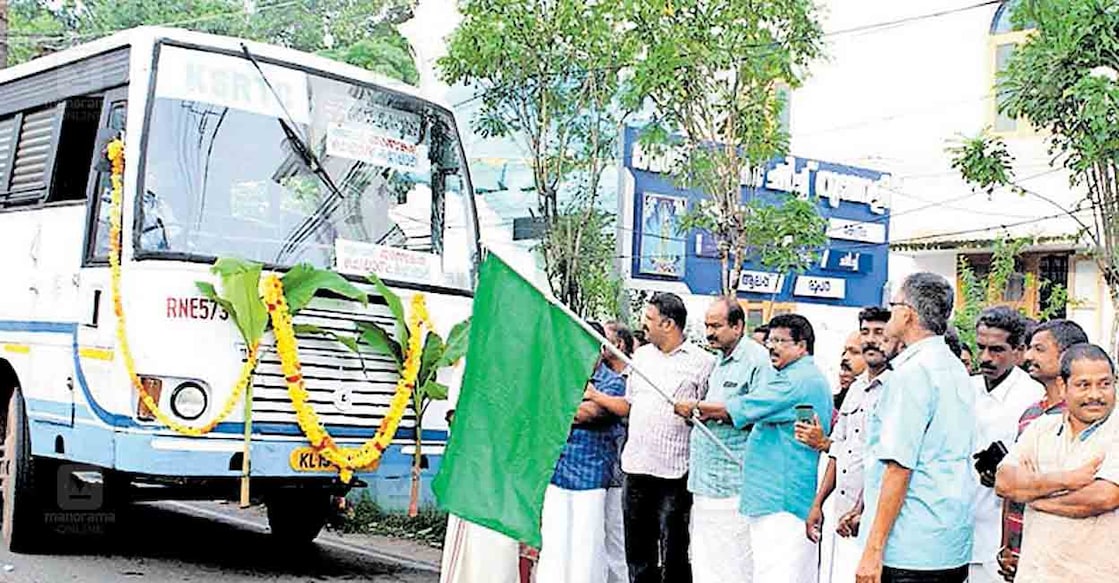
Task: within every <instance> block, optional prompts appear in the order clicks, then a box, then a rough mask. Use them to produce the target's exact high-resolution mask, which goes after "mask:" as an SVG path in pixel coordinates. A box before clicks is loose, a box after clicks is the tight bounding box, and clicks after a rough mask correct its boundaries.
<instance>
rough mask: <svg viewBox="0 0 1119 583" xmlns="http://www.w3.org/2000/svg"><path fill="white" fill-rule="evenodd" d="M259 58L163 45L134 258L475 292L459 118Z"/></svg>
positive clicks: (410, 99)
mask: <svg viewBox="0 0 1119 583" xmlns="http://www.w3.org/2000/svg"><path fill="white" fill-rule="evenodd" d="M260 66H261V71H258V70H257V69H256V67H254V66H253V63H252V62H251V61H249V60H248V59H247V58H245V57H243V56H232V55H224V54H217V53H210V52H204V51H200V50H193V49H186V48H180V47H174V46H169V45H164V46H162V47H161V50H160V56H159V62H158V68H157V69H156V81H155V83H156V87H155V92H154V101H153V103H152V105H151V112H150V117H149V124H148V126H147V143H146V150H145V154H146V155H145V162H144V164H145V166H144V169H143V177H142V180H141V186H142V192H141V200H140V201H138V202H137V209H138V215H139V216H138V219H137V223H136V227H137V233H136V236H135V241H136V245H137V253H138V255H140V256H152V255H158V256H163V255H170V256H188V257H192V258H214V257H220V256H237V257H240V258H244V259H251V260H256V261H260V262H263V263H266V264H273V265H280V266H287V265H294V264H297V263H310V264H312V265H315V266H316V267H323V268H331V269H336V270H338V271H339V272H343V273H347V272H348V273H354V274H364V273H369V272H377V273H378V275H380V276H381V277H382V278H384V279H386V280H394V281H409V282H413V283H420V284H429V285H436V286H441V287H451V288H459V289H469V287H470V285H471V280H472V277H471V275H472V272H473V263H472V261H473V259H474V250H475V249H476V248H477V246H476V243H475V241H476V238H475V237H476V235H475V231H474V221H473V219H472V216H473V215H472V213H473V204H472V201H471V200H470V196H471V195H470V189H469V185H468V181H467V178H466V167H465V164H464V160H463V155H462V149H461V147H460V144H459V140H458V135H457V132H456V130H455V125H454V119H453V117H452V116H451V115H450V114H449V113H447V112H446V111H444V110H442V109H439V108H436V107H434V106H432V105H431V104H428V103H425V102H424V101H422V100H419V99H416V98H413V97H407V96H402V95H400V94H398V93H395V92H389V91H386V90H383V89H378V88H375V87H370V86H368V85H364V84H360V83H357V82H347V81H340V80H336V79H334V78H330V77H326V76H320V75H316V74H313V73H309V72H305V71H303V70H300V69H297V68H293V67H283V66H278V65H275V64H269V63H266V62H261V63H260ZM262 73H263V74H262ZM265 80H267V83H266V82H265ZM269 86H270V87H269ZM285 125H286V126H287V128H285ZM301 142H302V143H303V144H305V145H306V147H307V148H308V149H309V151H310V156H308V155H307V153H305V152H301V146H300V143H301ZM316 166H318V171H317V172H316ZM323 175H325V176H323ZM328 183H333V185H334V186H335V187H336V188H331V187H330V186H328Z"/></svg>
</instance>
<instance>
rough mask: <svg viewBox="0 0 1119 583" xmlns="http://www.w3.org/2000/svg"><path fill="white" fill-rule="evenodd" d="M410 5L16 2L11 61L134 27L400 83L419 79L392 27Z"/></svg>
mask: <svg viewBox="0 0 1119 583" xmlns="http://www.w3.org/2000/svg"><path fill="white" fill-rule="evenodd" d="M415 2H416V0H363V1H360V2H359V1H358V0H272V1H270V2H268V3H263V2H262V3H258V4H255V5H253V6H252V7H251V9H248V10H247V9H246V5H245V3H244V2H243V1H242V0H190V1H187V0H177V1H171V2H152V1H149V0H83V1H82V2H81V3H80V5H79V4H78V3H77V2H75V1H72V0H66V1H64V2H62V3H61V4H59V5H55V4H51V5H48V4H47V3H46V2H44V1H42V0H17V3H16V4H13V7H14V8H17V10H16V12H17V13H18V17H17V18H16V19H14V20H13V22H12V29H13V31H15V32H16V33H17V34H18V36H16V38H19V39H22V40H20V41H16V42H15V43H13V45H14V47H15V48H16V49H18V50H17V51H14V56H13V59H12V61H13V63H16V62H21V61H23V60H26V59H28V58H31V57H34V56H35V55H36V54H38V53H39V52H41V51H43V50H57V49H61V48H65V47H67V46H71V45H73V44H76V43H81V42H88V41H90V40H93V39H96V38H99V37H102V36H106V35H109V34H112V33H114V32H117V31H121V30H127V29H129V28H133V27H136V26H142V25H164V26H175V27H182V28H188V29H191V30H197V31H200V32H208V33H212V34H221V35H228V36H235V37H240V38H246V39H250V40H256V41H261V42H267V43H272V44H277V45H281V46H285V47H290V48H294V49H298V50H301V51H306V52H313V53H319V54H322V55H324V56H327V57H329V58H333V59H336V60H340V61H344V62H347V63H349V64H352V65H356V66H359V67H364V68H366V69H369V70H372V71H376V72H378V73H381V74H384V75H387V76H389V77H392V78H394V79H398V80H401V81H404V82H406V83H412V84H415V83H417V82H418V81H419V73H418V71H417V70H416V66H415V62H414V58H413V54H412V49H411V46H410V45H409V44H408V42H407V40H406V39H405V38H404V37H403V36H402V35H401V34H400V32H399V31H398V30H397V28H396V26H397V25H398V24H400V23H402V22H404V21H406V20H408V19H409V18H411V16H412V10H413V8H414V7H415Z"/></svg>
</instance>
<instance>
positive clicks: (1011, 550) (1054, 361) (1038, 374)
mask: <svg viewBox="0 0 1119 583" xmlns="http://www.w3.org/2000/svg"><path fill="white" fill-rule="evenodd" d="M1087 342H1088V335H1087V334H1085V333H1084V329H1083V328H1081V327H1080V325H1079V324H1077V323H1076V322H1073V321H1071V320H1050V321H1048V322H1045V323H1043V324H1041V325H1039V326H1038V327H1037V328H1036V329H1035V330H1034V332H1033V334H1032V335H1031V336H1030V339H1029V341H1028V342H1027V348H1026V354H1025V357H1024V358H1025V365H1026V371H1027V372H1028V373H1029V375H1030V378H1032V379H1034V380H1035V381H1037V382H1039V383H1041V384H1042V385H1044V386H1045V397H1044V398H1042V399H1041V400H1040V401H1038V402H1037V403H1034V404H1033V405H1031V406H1030V407H1029V408H1027V409H1026V412H1025V413H1022V417H1021V418H1020V419H1019V420H1018V435H1019V436H1021V434H1022V432H1023V431H1025V429H1026V427H1028V426H1029V425H1030V423H1032V422H1033V421H1034V420H1035V419H1037V418H1038V417H1041V416H1043V415H1059V414H1061V413H1064V412H1065V384H1064V381H1063V380H1061V354H1063V353H1064V351H1065V350H1068V348H1069V347H1070V346H1073V345H1075V344H1082V343H1087ZM1025 510H1026V505H1025V504H1020V503H1018V502H1013V501H1009V500H1008V501H1006V503H1005V504H1004V505H1003V519H1002V541H1003V544H1002V548H1001V549H1000V550H999V556H998V561H999V567H1000V570H999V574H1001V575H1002V576H1003V578H1004V579H1006V580H1007V581H1008V582H1009V581H1013V580H1014V574H1015V572H1016V571H1017V569H1018V556H1019V554H1020V552H1021V549H1022V516H1023V514H1024V513H1025Z"/></svg>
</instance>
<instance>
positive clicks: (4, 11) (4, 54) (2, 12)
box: [0, 0, 8, 69]
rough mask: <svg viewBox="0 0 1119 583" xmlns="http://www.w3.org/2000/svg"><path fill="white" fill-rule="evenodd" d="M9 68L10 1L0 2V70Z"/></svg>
mask: <svg viewBox="0 0 1119 583" xmlns="http://www.w3.org/2000/svg"><path fill="white" fill-rule="evenodd" d="M7 66H8V0H0V69H3V68H5V67H7Z"/></svg>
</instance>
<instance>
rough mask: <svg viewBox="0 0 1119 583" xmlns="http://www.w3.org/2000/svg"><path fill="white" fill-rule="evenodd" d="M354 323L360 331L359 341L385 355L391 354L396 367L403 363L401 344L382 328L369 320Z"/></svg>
mask: <svg viewBox="0 0 1119 583" xmlns="http://www.w3.org/2000/svg"><path fill="white" fill-rule="evenodd" d="M356 324H357V328H358V330H359V331H360V332H361V335H360V338H361V341H362V342H363V343H364V344H365V345H366V346H369V347H370V348H372V349H373V350H375V351H377V352H379V353H381V354H384V355H385V356H391V357H392V358H393V360H395V361H396V365H397V366H398V367H399V366H403V365H404V351H403V350H402V349H401V347H400V346H401V345H400V344H398V343H397V342H396V340H393V339H392V336H391V335H389V333H388V332H386V331H385V329H384V328H382V327H380V326H378V325H377V324H373V323H371V322H356Z"/></svg>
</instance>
